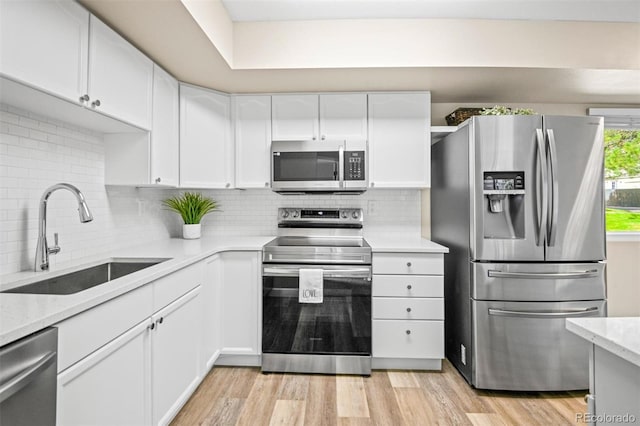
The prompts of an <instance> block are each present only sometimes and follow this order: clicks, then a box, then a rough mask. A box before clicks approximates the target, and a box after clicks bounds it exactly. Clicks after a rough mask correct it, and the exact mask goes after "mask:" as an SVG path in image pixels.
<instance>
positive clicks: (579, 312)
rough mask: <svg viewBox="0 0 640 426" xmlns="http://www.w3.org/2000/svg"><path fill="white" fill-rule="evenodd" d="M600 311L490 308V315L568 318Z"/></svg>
mask: <svg viewBox="0 0 640 426" xmlns="http://www.w3.org/2000/svg"><path fill="white" fill-rule="evenodd" d="M596 312H598V307H596V306H594V307H591V308H584V309H568V310H566V311H512V310H508V309H489V315H494V316H498V317H520V318H566V317H581V316H587V315H592V314H594V313H596Z"/></svg>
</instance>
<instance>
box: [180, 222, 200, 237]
mask: <svg viewBox="0 0 640 426" xmlns="http://www.w3.org/2000/svg"><path fill="white" fill-rule="evenodd" d="M201 234H202V229H201V227H200V224H199V223H195V224H190V225H187V224H183V225H182V238H184V239H185V240H196V239H198V238H200V235H201Z"/></svg>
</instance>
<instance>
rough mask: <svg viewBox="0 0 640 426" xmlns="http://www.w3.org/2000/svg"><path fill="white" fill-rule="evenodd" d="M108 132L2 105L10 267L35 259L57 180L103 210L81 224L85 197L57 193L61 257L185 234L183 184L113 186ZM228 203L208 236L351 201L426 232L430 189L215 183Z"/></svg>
mask: <svg viewBox="0 0 640 426" xmlns="http://www.w3.org/2000/svg"><path fill="white" fill-rule="evenodd" d="M104 144H105V141H104V139H103V137H102V135H101V134H98V133H95V132H92V131H89V130H86V129H82V128H78V127H74V126H71V125H68V124H66V123H62V122H59V121H54V120H50V119H47V118H44V117H39V116H36V115H34V114H32V113H29V112H26V111H21V110H18V109H16V108H13V107H10V106H7V105H1V104H0V274H9V273H13V272H18V271H21V270H27V269H30V268H32V267H33V259H34V254H35V248H36V240H37V235H38V205H39V200H40V197H41V196H42V193H43V191H44V190H45V189H46V188H47V187H49V186H50V185H53V184H54V183H57V182H68V183H71V184H73V185H76V186H77V187H78V188H80V190H81V191H82V192H83V194H84V195H85V197H86V199H87V204H88V205H89V208H90V209H91V212H92V213H93V216H94V220H93V222H90V223H86V224H81V223H80V221H79V219H78V213H77V203H76V201H75V197H74V196H73V195H72V194H71V193H69V192H67V191H57V192H55V193H54V194H53V195H52V196H51V198H50V199H49V203H48V213H49V214H48V233H47V234H48V236H49V241H51V242H52V241H53V233H54V232H58V233H59V234H60V246H61V247H62V251H61V252H60V253H59V254H57V255H55V256H51V259H50V260H51V265H52V268H55V265H56V263H61V262H66V261H69V260H73V259H78V258H82V257H86V256H91V255H95V254H100V253H105V252H109V251H111V250H113V249H117V248H118V247H122V246H126V245H131V244H135V243H145V242H148V241H153V240H156V239H161V238H167V237H169V236H173V237H179V236H180V232H181V222H180V219H179V217H178V215H177V214H174V213H172V212H169V211H167V210H165V209H164V208H163V207H162V205H161V200H162V199H164V198H167V197H169V196H171V195H175V194H177V193H178V192H179V191H178V190H166V189H164V190H163V189H154V188H140V189H136V188H128V187H105V185H104V167H105V156H104V151H105V150H104ZM202 192H203V193H204V194H205V195H208V196H211V197H213V198H214V199H216V200H218V201H219V202H220V204H221V209H222V210H221V211H219V212H216V213H213V214H211V215H209V216H208V217H206V218H205V220H204V222H203V234H204V235H221V236H222V235H274V234H275V233H276V230H277V222H276V213H277V208H278V207H283V206H291V207H306V206H309V207H321V206H327V207H332V206H336V207H338V206H349V207H362V208H363V209H365V212H366V215H365V228H366V233H367V234H369V235H373V234H375V233H379V232H384V233H388V232H395V233H404V234H406V233H411V234H413V235H419V234H420V191H418V190H388V189H387V190H382V189H380V190H379V189H376V190H371V191H368V192H367V193H366V194H364V195H361V196H282V195H278V194H275V193H273V192H271V191H269V190H247V191H241V190H205V191H202Z"/></svg>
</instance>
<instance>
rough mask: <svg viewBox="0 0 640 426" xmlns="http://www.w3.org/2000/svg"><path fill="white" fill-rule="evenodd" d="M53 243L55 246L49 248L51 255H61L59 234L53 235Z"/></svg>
mask: <svg viewBox="0 0 640 426" xmlns="http://www.w3.org/2000/svg"><path fill="white" fill-rule="evenodd" d="M53 242H54V246H53V247H49V248H48V251H49V254H57V253H60V246H59V245H58V233H57V232H54V233H53Z"/></svg>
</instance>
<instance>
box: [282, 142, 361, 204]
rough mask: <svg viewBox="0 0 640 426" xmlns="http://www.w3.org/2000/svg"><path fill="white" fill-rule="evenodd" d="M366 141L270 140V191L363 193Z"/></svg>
mask: <svg viewBox="0 0 640 426" xmlns="http://www.w3.org/2000/svg"><path fill="white" fill-rule="evenodd" d="M368 172H369V171H368V166H367V142H366V141H274V142H273V143H272V145H271V189H272V190H273V191H276V192H280V193H290V192H336V193H339V192H348V193H359V192H364V191H365V190H366V189H367V185H368V178H367V177H368Z"/></svg>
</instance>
